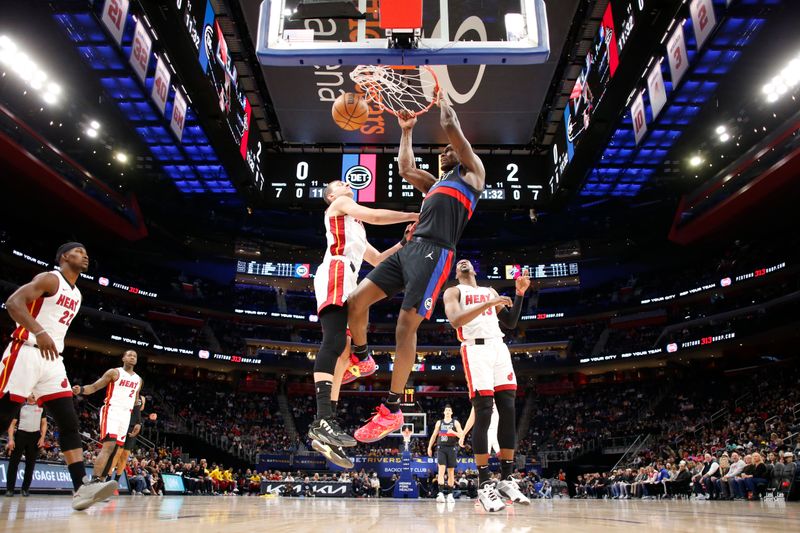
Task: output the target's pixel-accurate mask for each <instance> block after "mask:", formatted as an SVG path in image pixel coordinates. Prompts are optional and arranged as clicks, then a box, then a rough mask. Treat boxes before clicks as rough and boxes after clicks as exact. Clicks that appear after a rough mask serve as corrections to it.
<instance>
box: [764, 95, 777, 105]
mask: <svg viewBox="0 0 800 533" xmlns="http://www.w3.org/2000/svg"><path fill="white" fill-rule="evenodd" d="M777 101H778V93H770V94H769V95H768V96H767V102H769V103H773V102H777Z"/></svg>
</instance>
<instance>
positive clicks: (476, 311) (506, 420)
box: [444, 259, 531, 511]
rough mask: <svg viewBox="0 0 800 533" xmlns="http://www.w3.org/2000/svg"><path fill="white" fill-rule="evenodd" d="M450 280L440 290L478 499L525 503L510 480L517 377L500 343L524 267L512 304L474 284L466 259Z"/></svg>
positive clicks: (494, 505)
mask: <svg viewBox="0 0 800 533" xmlns="http://www.w3.org/2000/svg"><path fill="white" fill-rule="evenodd" d="M456 279H457V280H458V285H456V286H455V287H450V288H449V289H447V290H446V291H445V293H444V311H445V314H446V315H447V320H449V321H450V325H451V326H453V327H454V328H455V329H456V331H457V332H458V339H459V340H460V341H461V358H462V361H463V363H464V374H465V375H466V378H467V388H468V390H469V396H470V398H471V399H472V407H473V409H474V410H475V432H474V433H473V434H472V449H473V451H474V452H475V465H476V466H477V467H478V484H479V489H478V500H479V501H480V502H481V504H482V505H483V507H484V509H486V510H487V511H499V510H501V509H503V508H504V507H505V504H504V503H503V501H502V500H501V499H500V495H503V496H505V497H506V498H507V499H509V500H511V501H514V502H518V503H530V501H529V500H528V499H527V498H526V497H525V496H524V495H523V494H522V493H521V492H520V490H519V487H518V486H517V484H516V482H515V481H514V480H513V479H511V474H512V472H513V470H514V449H515V448H516V438H517V428H516V418H515V417H516V414H515V412H514V411H515V408H514V398H515V396H516V391H517V378H516V376H515V375H514V367H513V365H512V364H511V354H510V353H509V351H508V347H507V346H506V345H505V343H504V342H503V332H502V331H501V330H500V324H502V325H503V326H504V327H506V328H508V329H512V328H515V327H516V326H517V322H518V321H519V315H520V313H521V312H522V302H523V300H524V297H525V291H527V290H528V287H530V284H531V280H530V278H529V277H528V272H527V271H523V272H522V275H521V276H520V277H519V278H517V280H516V282H515V284H516V293H517V294H516V296H515V298H514V302H513V304H512V302H511V299H510V298H508V297H506V296H500V295H498V294H497V292H496V291H495V290H494V289H492V288H491V287H478V283H477V281H476V279H475V269H474V267H473V266H472V263H470V262H469V261H467V260H466V259H462V260H461V261H459V262H458V263H457V264H456ZM508 307H510V308H511V309H510V310H509V309H507V308H508ZM493 400H494V401H493ZM492 403H494V405H495V406H496V407H497V413H498V415H499V420H498V424H497V440H498V443H499V446H500V453H499V454H498V455H499V456H500V472H501V481H500V482H499V483H498V484H497V486H496V487H493V486H492V485H491V484H490V483H489V443H488V440H489V439H488V431H489V425H490V423H491V418H492ZM498 492H499V494H498Z"/></svg>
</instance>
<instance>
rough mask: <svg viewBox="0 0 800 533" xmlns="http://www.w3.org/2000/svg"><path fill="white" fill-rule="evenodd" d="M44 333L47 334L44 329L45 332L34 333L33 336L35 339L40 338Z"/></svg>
mask: <svg viewBox="0 0 800 533" xmlns="http://www.w3.org/2000/svg"><path fill="white" fill-rule="evenodd" d="M42 333H47V331H46V330H44V329H43V330H42V331H40V332H39V333H34V334H33V336H34V337H38V336H39V335H41V334H42Z"/></svg>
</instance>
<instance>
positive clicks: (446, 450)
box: [436, 446, 458, 468]
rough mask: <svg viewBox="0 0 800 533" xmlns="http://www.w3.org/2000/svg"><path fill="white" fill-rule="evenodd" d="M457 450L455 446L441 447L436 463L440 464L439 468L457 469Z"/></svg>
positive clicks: (437, 453)
mask: <svg viewBox="0 0 800 533" xmlns="http://www.w3.org/2000/svg"><path fill="white" fill-rule="evenodd" d="M456 450H457V448H456V447H455V446H439V451H438V452H436V462H437V463H439V466H444V467H447V468H455V467H456V457H457V455H458V454H457V453H456Z"/></svg>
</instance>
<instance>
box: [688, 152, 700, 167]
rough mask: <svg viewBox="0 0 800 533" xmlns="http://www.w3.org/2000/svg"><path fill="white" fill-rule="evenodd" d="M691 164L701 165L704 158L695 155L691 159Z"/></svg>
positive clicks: (694, 165)
mask: <svg viewBox="0 0 800 533" xmlns="http://www.w3.org/2000/svg"><path fill="white" fill-rule="evenodd" d="M689 164H690V165H692V166H693V167H699V166H700V165H702V164H703V158H702V157H700V156H699V155H693V156H692V158H691V159H689Z"/></svg>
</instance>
